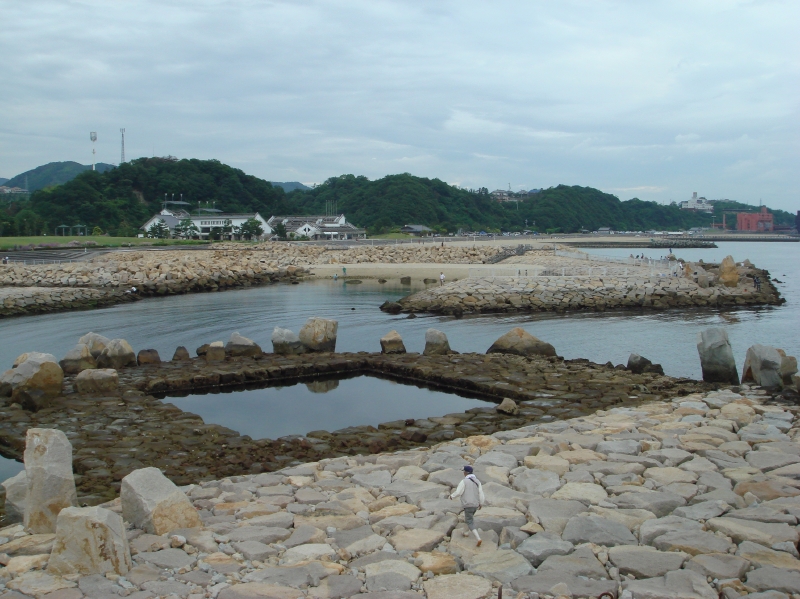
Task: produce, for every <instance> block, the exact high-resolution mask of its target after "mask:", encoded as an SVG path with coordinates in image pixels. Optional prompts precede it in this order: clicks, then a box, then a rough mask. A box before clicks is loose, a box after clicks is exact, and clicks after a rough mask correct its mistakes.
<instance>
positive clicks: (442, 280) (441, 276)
mask: <svg viewBox="0 0 800 599" xmlns="http://www.w3.org/2000/svg"><path fill="white" fill-rule="evenodd" d="M439 287H444V272H440V273H439Z"/></svg>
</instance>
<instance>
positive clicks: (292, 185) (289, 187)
mask: <svg viewBox="0 0 800 599" xmlns="http://www.w3.org/2000/svg"><path fill="white" fill-rule="evenodd" d="M270 183H271V184H272V186H273V187H280V188H282V189H283V191H285V192H286V193H289V192H292V191H294V190H295V189H299V190H300V191H311V188H310V187H309V186H308V185H303V184H302V183H300V182H299V181H287V182H286V183H281V182H280V181H270Z"/></svg>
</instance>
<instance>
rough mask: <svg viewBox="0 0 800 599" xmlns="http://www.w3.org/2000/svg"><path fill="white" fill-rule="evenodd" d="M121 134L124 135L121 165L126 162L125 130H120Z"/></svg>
mask: <svg viewBox="0 0 800 599" xmlns="http://www.w3.org/2000/svg"><path fill="white" fill-rule="evenodd" d="M119 132H120V133H122V153H121V154H120V159H119V163H120V164H122V163H123V162H125V129H120V130H119Z"/></svg>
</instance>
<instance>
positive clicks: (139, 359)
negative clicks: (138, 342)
mask: <svg viewBox="0 0 800 599" xmlns="http://www.w3.org/2000/svg"><path fill="white" fill-rule="evenodd" d="M136 363H137V364H138V365H139V366H143V365H144V364H161V356H159V355H158V350H155V349H140V350H139V353H138V354H136Z"/></svg>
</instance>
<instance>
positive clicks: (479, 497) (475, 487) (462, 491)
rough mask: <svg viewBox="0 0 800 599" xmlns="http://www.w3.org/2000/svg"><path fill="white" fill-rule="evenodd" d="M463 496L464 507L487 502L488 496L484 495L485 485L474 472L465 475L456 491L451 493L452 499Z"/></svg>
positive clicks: (462, 503) (478, 505) (477, 505)
mask: <svg viewBox="0 0 800 599" xmlns="http://www.w3.org/2000/svg"><path fill="white" fill-rule="evenodd" d="M457 497H461V505H463V506H464V507H480V506H482V505H483V504H484V503H486V497H485V496H484V495H483V486H481V481H479V480H478V479H477V478H476V477H475V475H474V474H468V475H467V476H465V477H464V480H462V481H461V482H460V483H458V487H456V490H455V492H454V493H453V494H452V495H450V499H455V498H457Z"/></svg>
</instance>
